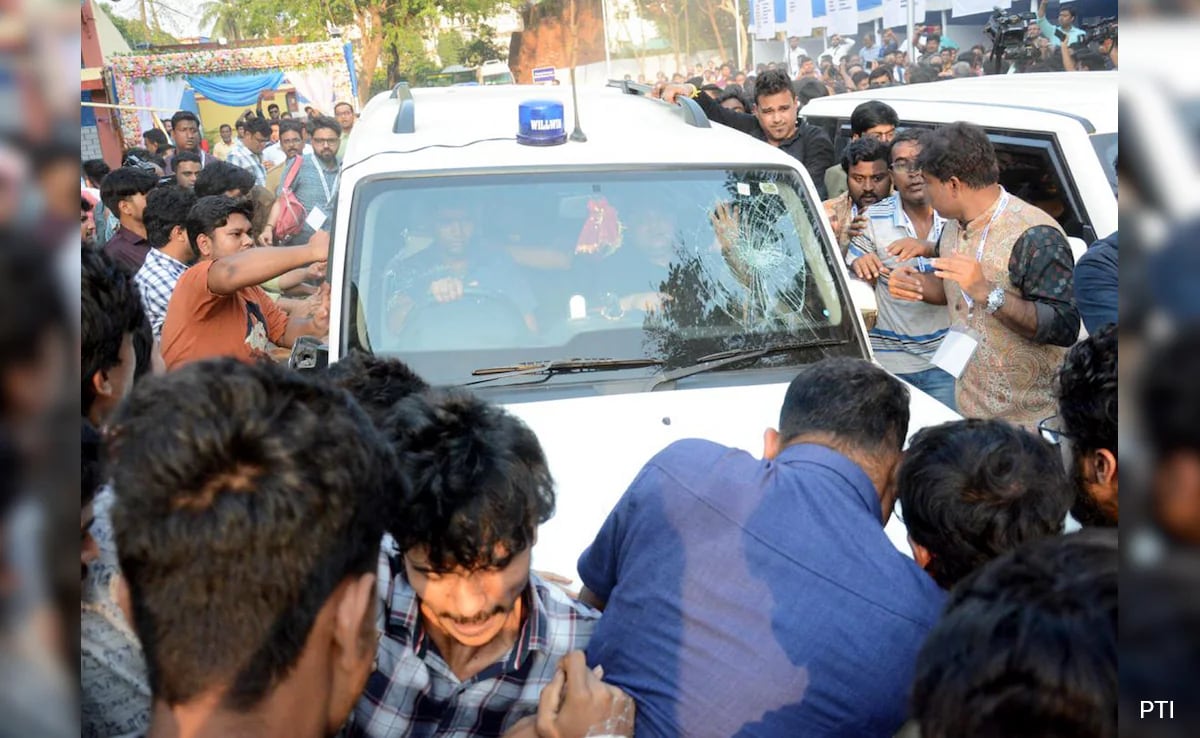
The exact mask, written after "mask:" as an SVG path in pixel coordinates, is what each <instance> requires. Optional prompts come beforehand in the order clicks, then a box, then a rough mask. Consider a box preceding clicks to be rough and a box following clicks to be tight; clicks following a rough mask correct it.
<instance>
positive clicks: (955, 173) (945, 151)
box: [917, 121, 1000, 189]
mask: <svg viewBox="0 0 1200 738" xmlns="http://www.w3.org/2000/svg"><path fill="white" fill-rule="evenodd" d="M917 163H918V165H920V167H921V170H922V171H924V172H925V173H926V174H929V175H933V176H934V177H936V178H938V179H940V180H943V181H945V180H948V179H950V178H951V177H958V179H959V180H960V181H961V182H962V183H963V184H965V185H967V186H968V187H971V188H974V189H982V188H984V187H988V186H990V185H994V184H996V183H997V182H999V181H1000V165H999V163H997V161H996V150H995V148H993V147H992V142H991V140H989V139H988V136H987V134H986V133H984V131H983V129H982V128H980V127H979V126H977V125H975V124H974V123H964V122H962V121H959V122H958V123H951V124H949V125H945V126H940V127H938V128H934V129H932V130H930V131H928V132H926V134H925V135H924V136H922V137H921V155H920V156H919V157H918V158H917Z"/></svg>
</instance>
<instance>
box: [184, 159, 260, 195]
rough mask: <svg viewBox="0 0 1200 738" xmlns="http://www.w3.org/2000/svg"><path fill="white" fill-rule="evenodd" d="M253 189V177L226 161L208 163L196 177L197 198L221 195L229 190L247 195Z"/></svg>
mask: <svg viewBox="0 0 1200 738" xmlns="http://www.w3.org/2000/svg"><path fill="white" fill-rule="evenodd" d="M253 187H254V175H253V174H251V173H250V172H249V171H247V170H245V169H242V168H241V167H239V166H237V165H236V164H230V163H229V162H227V161H219V160H218V161H210V162H209V163H208V166H206V167H204V168H203V169H201V170H200V175H199V176H197V177H196V196H197V197H205V196H208V195H223V194H225V193H226V192H229V191H230V190H239V191H240V192H241V193H242V194H243V195H248V194H250V190H251V189H252V188H253Z"/></svg>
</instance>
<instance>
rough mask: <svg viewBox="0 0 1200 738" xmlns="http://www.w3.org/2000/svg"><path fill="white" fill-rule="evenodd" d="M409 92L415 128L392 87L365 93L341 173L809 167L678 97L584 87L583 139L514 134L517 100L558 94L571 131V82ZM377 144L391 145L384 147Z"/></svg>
mask: <svg viewBox="0 0 1200 738" xmlns="http://www.w3.org/2000/svg"><path fill="white" fill-rule="evenodd" d="M411 93H412V99H413V105H414V116H413V117H414V121H415V130H414V131H413V132H412V133H394V132H393V131H392V128H393V123H394V121H395V118H396V114H397V112H398V111H399V109H400V104H401V103H400V100H399V99H396V98H392V97H390V93H381V94H379V95H376V96H375V97H374V98H372V99H371V101H370V102H368V103H367V105H366V107H365V108H364V110H363V113H362V117H361V119H360V120H359V122H358V123H357V124H356V125H355V126H354V130H353V132H352V133H351V136H350V141H349V144H348V146H347V150H346V152H345V157H344V160H343V167H344V168H343V171H344V172H345V176H348V177H357V176H364V175H366V174H371V173H381V172H397V171H429V170H452V169H467V168H470V169H479V168H488V169H490V168H493V167H512V168H528V167H542V168H544V167H547V166H553V167H556V168H557V167H561V166H568V167H573V166H600V165H608V164H620V165H629V166H631V167H636V166H638V165H662V164H670V165H673V166H674V165H678V166H679V167H688V166H697V165H705V164H708V165H714V166H722V165H736V166H738V167H744V166H747V165H751V166H752V165H783V166H790V167H791V168H793V169H795V170H797V171H798V172H799V173H800V174H801V176H803V175H804V172H803V167H800V166H799V162H797V161H796V160H795V159H793V158H792V157H791V156H788V155H787V154H785V153H783V152H781V151H779V150H778V149H776V148H775V147H773V146H770V145H769V144H766V143H764V142H762V141H759V140H757V139H755V138H754V137H752V136H749V135H746V134H745V133H742V132H740V131H735V130H733V129H731V128H727V127H725V126H722V125H719V124H715V123H714V124H712V125H711V126H705V127H698V126H693V125H689V124H688V123H687V122H686V120H685V115H684V110H683V108H682V107H680V106H679V105H668V104H666V103H664V102H662V101H659V100H653V99H649V98H646V97H642V96H640V95H631V94H626V93H624V92H623V91H622V90H621V89H618V88H615V87H604V88H601V87H580V88H579V119H580V127H581V128H582V130H583V131H584V133H585V134H586V136H587V141H586V142H583V143H578V142H573V141H568V142H567V143H565V144H562V145H558V146H526V145H522V144H518V143H517V142H516V133H517V110H518V106H519V104H520V103H521V102H525V101H528V100H552V101H557V102H560V103H562V105H563V112H564V117H565V121H564V122H565V125H566V130H567V131H571V130H572V129H573V127H574V117H573V115H574V106H573V104H572V102H571V88H570V86H568V85H562V86H553V87H548V86H535V85H496V86H491V87H487V86H484V87H435V88H415V89H413V90H411ZM696 112H699V111H698V109H697V111H696ZM700 118H701V119H703V114H702V113H700ZM704 122H707V121H706V120H705V121H704ZM489 139H500V140H489ZM381 152H391V153H383V155H382V156H381V155H380V154H381ZM356 170H357V171H356Z"/></svg>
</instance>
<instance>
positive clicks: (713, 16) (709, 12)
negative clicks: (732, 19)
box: [702, 0, 729, 63]
mask: <svg viewBox="0 0 1200 738" xmlns="http://www.w3.org/2000/svg"><path fill="white" fill-rule="evenodd" d="M719 7H720V6H718V5H716V4H715V2H714V1H713V0H708V1H707V2H705V3H704V4H703V6H702V9H703V10H704V15H705V16H707V17H708V22H709V24H710V25H711V26H712V30H713V36H714V37H715V38H716V39H717V54H718V55H720V57H721V62H722V63H724V62H725V61H727V60H728V59H729V55H728V54H726V53H725V40H724V39H722V38H721V27H720V25H718V24H717V10H718V9H719Z"/></svg>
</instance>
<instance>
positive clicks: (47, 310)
mask: <svg viewBox="0 0 1200 738" xmlns="http://www.w3.org/2000/svg"><path fill="white" fill-rule="evenodd" d="M89 250H90V249H88V248H86V247H85V248H84V251H89ZM56 255H57V251H56V250H55V249H50V248H43V247H42V246H41V245H40V244H38V243H36V242H34V241H33V240H32V239H28V238H23V237H20V236H18V235H17V234H15V233H11V232H3V231H0V378H4V379H6V380H7V379H8V377H9V375H10V373H11V372H12V371H13V370H14V369H17V368H20V367H27V366H30V365H32V364H35V363H36V362H38V361H40V359H41V355H42V351H43V350H44V347H45V345H46V343H45V340H46V338H47V336H50V335H53V334H55V333H58V334H60V335H61V336H62V340H63V343H64V344H66V343H67V342H68V338H69V337H70V336H72V335H73V333H74V328H73V326H72V325H71V324H73V323H74V319H73V318H72V319H70V320H69V321H68V315H69V314H70V313H69V312H68V309H67V306H66V299H65V298H66V290H65V289H64V286H63V284H62V282H61V280H60V278H59V273H58V267H57V265H56ZM32 305H36V306H37V309H36V310H31V309H30V306H32ZM73 342H74V339H73V338H71V339H70V343H73ZM69 350H71V351H73V350H74V349H73V347H72V348H71V349H69ZM66 376H69V375H64V378H65V377H66ZM11 399H12V397H11V396H10V395H9V393H8V392H7V391H0V414H3V415H8V414H9V413H10V412H11V410H12V407H11V406H10V400H11ZM0 435H2V434H0Z"/></svg>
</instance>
